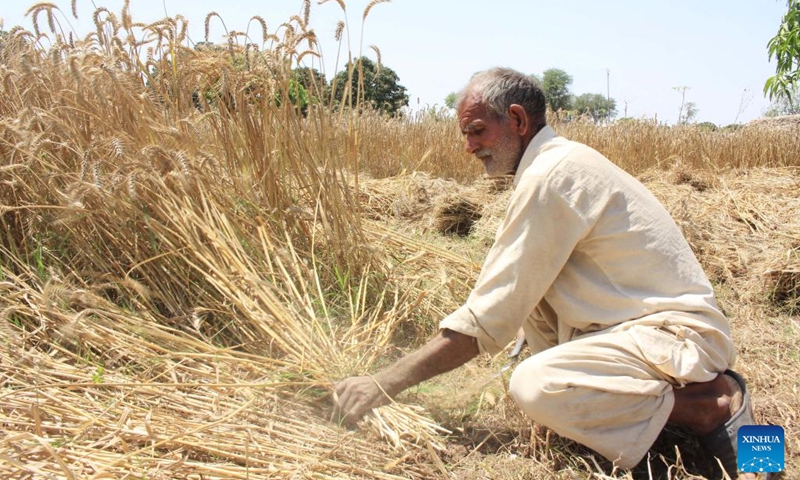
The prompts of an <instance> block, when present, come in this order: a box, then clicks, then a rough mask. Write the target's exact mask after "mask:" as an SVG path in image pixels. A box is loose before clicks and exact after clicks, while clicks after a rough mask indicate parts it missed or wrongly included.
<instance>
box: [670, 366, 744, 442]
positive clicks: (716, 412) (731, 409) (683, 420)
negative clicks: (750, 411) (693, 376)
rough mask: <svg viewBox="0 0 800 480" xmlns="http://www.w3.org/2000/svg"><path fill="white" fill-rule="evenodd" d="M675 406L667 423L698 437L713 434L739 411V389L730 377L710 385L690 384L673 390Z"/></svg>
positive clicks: (721, 375)
mask: <svg viewBox="0 0 800 480" xmlns="http://www.w3.org/2000/svg"><path fill="white" fill-rule="evenodd" d="M673 393H674V394H675V405H674V406H673V407H672V414H670V417H669V422H670V423H672V424H675V425H680V426H683V427H686V428H688V429H689V430H691V431H692V433H694V434H695V435H697V436H703V435H708V434H709V433H711V432H713V431H714V430H716V429H717V428H719V427H720V426H721V425H724V424H725V422H727V421H728V420H730V419H731V417H732V416H733V415H734V414H735V413H736V412H737V411H738V410H739V409H740V408H741V407H742V389H741V387H740V386H739V384H738V382H736V380H735V379H734V378H732V377H731V376H729V375H725V374H720V375H717V378H715V379H714V380H711V381H710V382H703V383H690V384H689V385H686V386H685V387H683V388H676V389H674V390H673Z"/></svg>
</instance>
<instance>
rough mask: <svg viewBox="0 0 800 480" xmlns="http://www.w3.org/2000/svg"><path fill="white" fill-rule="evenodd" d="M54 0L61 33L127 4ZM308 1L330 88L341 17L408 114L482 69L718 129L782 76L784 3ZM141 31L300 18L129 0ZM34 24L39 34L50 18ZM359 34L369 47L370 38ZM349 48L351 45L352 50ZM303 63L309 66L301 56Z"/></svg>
mask: <svg viewBox="0 0 800 480" xmlns="http://www.w3.org/2000/svg"><path fill="white" fill-rule="evenodd" d="M76 1H77V7H78V19H77V20H76V19H75V18H73V17H72V14H71V7H70V2H69V1H59V0H55V1H53V2H52V3H55V4H56V5H57V6H58V7H60V9H61V11H62V12H63V13H64V17H62V19H63V20H60V21H63V25H64V28H65V29H68V28H70V25H71V28H72V29H73V30H74V31H75V32H76V34H77V35H78V36H83V35H85V34H86V33H88V32H89V31H91V30H92V29H93V28H94V27H93V24H92V23H91V17H92V12H93V11H94V9H95V6H94V5H97V6H102V7H106V8H108V9H109V10H111V11H112V12H115V13H117V14H119V12H121V9H122V5H123V1H121V0H113V1H112V0H76ZM343 2H344V3H345V4H346V12H345V11H343V10H342V8H341V7H340V6H339V4H338V3H337V1H336V0H329V1H326V2H324V3H323V4H321V5H320V4H319V3H318V0H312V2H311V19H310V25H311V28H313V29H314V30H315V31H316V33H317V36H318V39H319V43H320V50H321V51H322V54H323V61H322V63H321V64H316V65H311V64H307V66H314V67H316V68H318V69H320V70H323V71H324V72H325V73H326V75H327V77H328V78H329V79H330V78H331V77H332V76H333V74H334V73H335V71H336V70H337V68H338V69H341V68H342V65H341V64H342V60H340V61H339V64H338V67H337V64H336V57H337V49H338V47H339V45H338V42H336V40H335V38H334V30H335V28H336V24H337V22H338V21H340V20H346V21H347V23H348V25H349V31H350V50H351V51H352V52H353V54H354V55H357V54H359V52H363V53H364V54H366V55H367V56H370V57H371V58H372V59H373V60H374V59H375V58H376V57H375V53H374V52H373V51H372V50H371V49H370V46H371V45H374V46H376V47H377V48H378V49H379V50H380V52H381V60H382V63H383V64H384V65H385V66H387V67H389V68H391V69H392V70H394V71H395V72H396V73H397V74H398V76H399V78H400V84H402V85H403V86H405V87H406V88H407V93H408V94H409V97H410V102H411V107H412V108H415V109H416V108H426V107H431V106H442V105H443V103H444V98H445V97H446V96H447V94H448V93H450V92H453V91H457V90H459V89H461V88H462V87H463V86H464V85H465V84H466V82H467V81H468V80H469V77H470V76H471V75H472V74H473V73H475V72H477V71H480V70H483V69H486V68H491V67H496V66H502V67H510V68H514V69H516V70H519V71H521V72H523V73H533V74H537V75H541V73H542V72H543V71H544V70H547V69H549V68H559V69H562V70H564V71H566V72H567V73H568V74H569V75H571V76H572V78H573V82H572V85H571V86H570V89H571V91H572V93H574V94H576V95H580V94H582V93H600V94H603V95H606V94H610V96H611V97H612V98H614V99H615V100H616V102H617V111H618V117H623V116H628V117H636V118H648V119H652V118H656V119H657V120H658V121H660V122H665V123H668V124H673V123H675V121H676V120H677V118H678V113H679V110H680V106H681V93H679V92H678V91H676V87H688V88H687V89H686V90H685V99H686V101H687V102H688V101H691V102H694V103H695V105H696V107H697V109H698V114H697V116H696V118H695V121H698V122H703V121H708V122H713V123H715V124H717V125H728V124H731V123H743V122H748V121H750V120H753V119H755V118H759V117H761V116H762V115H763V113H764V111H765V110H766V109H767V108H768V107H769V101H768V100H767V99H766V98H765V97H764V94H763V87H764V82H765V81H766V80H767V78H769V77H770V76H772V75H774V73H775V62H774V61H772V62H770V61H769V56H768V53H767V42H768V41H769V39H770V38H772V37H773V36H774V35H775V33H776V32H777V30H778V27H779V25H780V21H781V17H782V15H783V13H784V12H785V11H786V1H785V0H646V1H645V0H603V1H597V0H557V1H554V0H549V1H543V0H492V1H489V0H458V1H455V0H391V2H388V3H380V4H376V5H374V6H373V7H372V8H371V10H370V12H369V15H368V16H367V18H366V20H365V21H363V22H362V15H363V13H364V10H365V7H366V6H367V5H368V3H369V2H368V1H367V0H343ZM34 3H35V2H33V1H28V0H5V1H3V2H2V6H0V18H2V19H3V22H4V26H3V28H4V29H5V30H10V29H11V28H12V27H13V26H14V25H22V26H23V27H25V28H27V29H29V30H32V23H31V18H30V17H26V16H25V15H24V14H25V12H26V11H27V10H28V8H29V7H30V6H32V5H33V4H34ZM130 9H131V14H132V17H133V19H134V21H138V22H152V21H157V20H159V19H162V18H164V17H165V16H166V15H169V16H175V15H178V14H180V15H182V16H183V17H185V18H187V19H188V21H189V37H190V39H191V40H192V41H194V42H199V41H203V40H204V20H205V17H206V15H207V14H208V13H209V12H216V13H218V14H219V15H220V16H221V17H222V19H223V20H224V24H225V27H227V29H228V30H239V31H246V30H248V28H249V31H250V32H253V38H256V39H260V37H261V33H260V27H259V26H258V25H257V24H256V23H255V22H250V19H251V18H252V17H253V16H254V15H259V16H261V17H263V18H264V19H265V20H266V22H267V26H268V29H269V31H270V32H271V33H272V32H274V31H275V30H277V29H278V28H279V27H280V25H281V23H283V22H285V21H287V20H289V18H290V17H291V16H292V15H295V14H298V13H300V11H301V9H302V1H300V0H259V1H248V0H240V1H228V2H220V1H210V0H148V1H144V0H131V7H130ZM40 24H41V25H43V26H45V25H46V20H45V17H44V16H41V18H40ZM225 27H223V25H222V22H219V21H218V19H213V21H212V24H211V31H210V38H209V40H211V41H214V42H222V41H223V35H224V33H225ZM362 38H363V40H362ZM346 48H347V45H346V44H345V45H344V46H343V49H344V51H346ZM306 58H308V57H306Z"/></svg>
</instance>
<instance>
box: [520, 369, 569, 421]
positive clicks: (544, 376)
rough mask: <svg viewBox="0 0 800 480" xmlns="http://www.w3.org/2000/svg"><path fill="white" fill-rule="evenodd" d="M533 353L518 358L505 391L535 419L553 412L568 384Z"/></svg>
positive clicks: (559, 403)
mask: <svg viewBox="0 0 800 480" xmlns="http://www.w3.org/2000/svg"><path fill="white" fill-rule="evenodd" d="M536 357H537V356H533V357H531V358H528V359H527V360H525V361H524V362H522V363H521V364H520V365H519V366H518V367H517V368H516V369H515V370H514V372H513V373H512V374H511V379H510V380H509V386H508V391H509V393H510V394H511V397H512V398H513V399H514V401H515V402H516V403H517V405H518V406H519V407H520V408H521V409H522V411H523V412H525V414H526V415H528V416H529V417H531V418H532V419H533V420H535V421H537V422H538V423H542V424H547V423H548V422H547V419H548V418H552V417H553V416H557V415H558V414H559V412H560V410H561V409H562V408H563V405H564V398H563V397H564V395H565V394H568V392H569V390H571V388H570V387H568V386H567V385H565V384H564V382H563V381H561V380H560V379H559V378H558V376H557V374H556V369H553V368H551V367H550V366H549V365H548V364H547V363H546V362H544V361H539V359H537V358H536Z"/></svg>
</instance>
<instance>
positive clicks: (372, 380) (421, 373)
mask: <svg viewBox="0 0 800 480" xmlns="http://www.w3.org/2000/svg"><path fill="white" fill-rule="evenodd" d="M476 355H478V344H477V342H476V341H475V339H474V338H472V337H469V336H467V335H464V334H461V333H458V332H454V331H452V330H448V329H442V330H440V331H439V333H437V334H436V336H435V337H434V338H432V339H431V340H430V341H429V342H428V343H426V344H425V345H423V346H422V347H420V348H419V349H417V350H416V351H414V352H412V353H410V354H408V355H406V356H405V357H403V358H401V359H400V360H398V361H397V362H395V363H394V364H393V365H391V366H390V367H389V368H387V369H386V370H384V371H382V372H380V373H378V374H376V375H375V377H370V376H366V377H350V378H348V379H347V380H344V381H342V382H339V383H337V384H336V387H335V388H334V392H333V415H334V417H333V420H334V421H336V422H344V424H346V425H348V426H352V425H354V424H355V423H356V422H357V421H358V420H359V419H360V418H361V417H362V416H364V414H365V413H367V412H368V411H369V410H370V409H373V408H375V407H380V406H381V405H386V404H387V403H389V402H390V401H391V399H392V398H394V396H395V395H397V394H398V393H400V392H402V391H403V390H405V389H406V388H408V387H411V386H413V385H417V384H418V383H420V382H422V381H425V380H427V379H429V378H431V377H434V376H436V375H439V374H440V373H444V372H448V371H450V370H452V369H454V368H456V367H459V366H461V365H463V364H465V363H466V362H468V361H469V360H471V359H472V358H474V357H475V356H476Z"/></svg>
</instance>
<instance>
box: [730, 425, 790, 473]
mask: <svg viewBox="0 0 800 480" xmlns="http://www.w3.org/2000/svg"><path fill="white" fill-rule="evenodd" d="M737 441H738V445H739V448H738V455H737V457H738V458H737V461H738V463H739V471H740V472H756V473H757V472H782V471H783V468H784V462H783V461H784V452H785V448H784V433H783V427H779V426H777V425H745V426H742V427H739V434H738V439H737Z"/></svg>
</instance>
